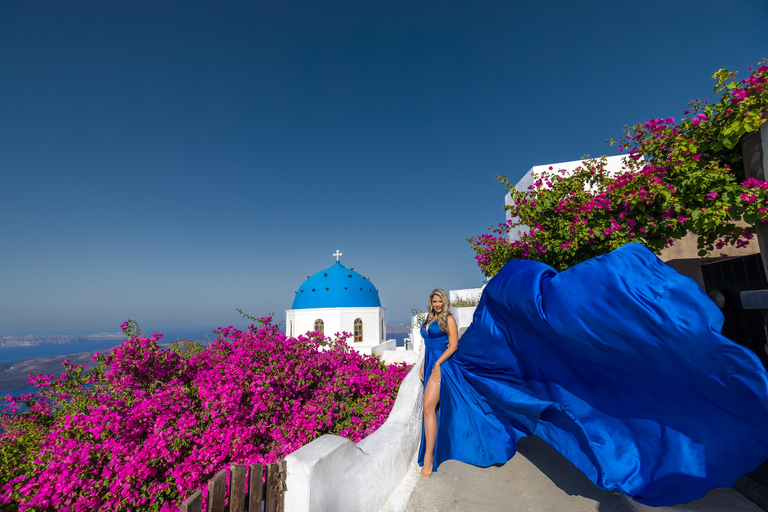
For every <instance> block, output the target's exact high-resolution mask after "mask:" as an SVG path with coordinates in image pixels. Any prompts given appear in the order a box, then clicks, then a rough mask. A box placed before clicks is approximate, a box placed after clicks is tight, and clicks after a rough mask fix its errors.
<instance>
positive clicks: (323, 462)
mask: <svg viewBox="0 0 768 512" xmlns="http://www.w3.org/2000/svg"><path fill="white" fill-rule="evenodd" d="M420 364H421V363H420V361H419V362H418V364H416V365H414V367H413V369H412V370H411V371H410V372H409V373H408V375H407V376H406V378H405V379H404V380H403V382H402V384H401V385H400V390H399V391H398V394H397V399H396V400H395V405H394V406H393V407H392V412H391V413H390V415H389V418H388V419H387V421H386V422H385V423H384V424H383V425H382V426H381V427H379V429H378V430H376V432H374V433H373V434H371V435H370V436H368V437H366V438H365V439H363V440H362V441H360V442H359V443H357V444H354V443H352V442H351V441H350V440H348V439H345V438H342V437H339V436H334V435H324V436H322V437H320V438H319V439H316V440H314V441H312V442H311V443H309V444H307V445H306V446H303V447H302V448H300V449H298V450H296V451H295V452H293V453H291V454H290V455H288V456H286V458H285V460H286V463H287V477H286V489H287V491H286V494H285V510H287V511H291V512H337V511H356V512H374V511H376V510H378V509H379V508H380V507H381V506H382V505H383V504H384V503H385V502H386V500H387V498H388V497H389V495H390V494H391V493H392V492H393V491H394V490H395V489H396V488H397V486H398V485H399V484H400V482H401V480H402V479H403V477H404V476H405V474H406V473H407V471H408V467H409V465H410V463H411V461H412V460H413V457H414V454H415V453H416V450H417V449H418V447H419V442H420V440H421V416H422V402H421V397H422V391H423V390H422V383H421V380H420V379H419V367H420Z"/></svg>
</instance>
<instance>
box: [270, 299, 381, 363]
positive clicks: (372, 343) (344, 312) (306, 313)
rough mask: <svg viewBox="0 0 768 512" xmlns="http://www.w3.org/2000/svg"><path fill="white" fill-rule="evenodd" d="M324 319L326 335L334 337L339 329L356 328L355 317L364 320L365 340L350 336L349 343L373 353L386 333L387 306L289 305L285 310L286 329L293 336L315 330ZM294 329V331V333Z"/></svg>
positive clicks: (358, 348)
mask: <svg viewBox="0 0 768 512" xmlns="http://www.w3.org/2000/svg"><path fill="white" fill-rule="evenodd" d="M318 318H319V319H322V320H323V324H324V326H325V335H326V336H328V337H333V336H334V334H336V333H337V332H338V333H340V332H343V331H346V332H348V333H350V334H354V332H355V319H356V318H360V319H361V320H362V321H363V341H362V342H359V343H355V342H354V338H352V337H350V338H348V339H347V344H348V345H349V346H351V347H352V348H354V349H356V350H357V351H358V352H360V353H363V354H371V351H372V349H373V348H374V347H376V346H378V345H379V344H381V343H383V342H384V341H385V340H386V337H387V308H375V307H373V308H314V309H289V310H287V311H286V312H285V333H286V334H288V335H291V336H294V337H295V336H298V335H299V334H306V333H307V332H312V331H314V330H315V320H317V319H318ZM291 332H292V334H291Z"/></svg>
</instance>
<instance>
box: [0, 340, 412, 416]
mask: <svg viewBox="0 0 768 512" xmlns="http://www.w3.org/2000/svg"><path fill="white" fill-rule="evenodd" d="M406 336H408V335H407V334H406V333H393V334H389V333H388V334H387V339H390V340H391V339H394V340H396V344H397V346H398V347H402V346H404V340H405V338H406ZM163 341H165V340H163ZM121 343H122V341H121V340H115V339H110V340H90V341H81V342H77V343H55V344H54V343H52V344H42V345H33V346H29V347H0V364H2V363H11V362H14V361H21V360H23V359H33V358H37V357H49V356H62V359H63V358H64V356H68V355H70V354H79V353H81V352H101V353H102V354H106V353H107V352H109V351H110V349H112V348H114V347H116V346H118V345H120V344H121ZM33 391H35V389H34V388H25V389H10V390H0V397H5V395H6V394H11V395H14V396H18V395H21V394H26V393H32V392H33ZM5 405H6V404H5V403H4V401H3V400H2V398H0V412H1V411H2V409H3V408H4V407H5Z"/></svg>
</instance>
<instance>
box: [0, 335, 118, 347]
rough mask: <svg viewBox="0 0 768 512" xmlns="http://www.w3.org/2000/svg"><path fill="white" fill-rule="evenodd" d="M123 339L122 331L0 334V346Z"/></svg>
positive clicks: (28, 345) (32, 345) (27, 345)
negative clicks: (80, 333)
mask: <svg viewBox="0 0 768 512" xmlns="http://www.w3.org/2000/svg"><path fill="white" fill-rule="evenodd" d="M101 340H115V341H118V342H119V341H122V340H125V334H124V333H122V332H100V333H98V334H85V335H77V334H53V335H37V334H29V335H26V336H0V347H34V346H36V345H61V344H64V343H82V342H84V341H101Z"/></svg>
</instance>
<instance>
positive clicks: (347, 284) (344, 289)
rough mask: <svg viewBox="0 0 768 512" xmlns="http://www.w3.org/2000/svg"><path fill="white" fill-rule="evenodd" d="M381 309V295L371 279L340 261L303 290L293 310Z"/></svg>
mask: <svg viewBox="0 0 768 512" xmlns="http://www.w3.org/2000/svg"><path fill="white" fill-rule="evenodd" d="M380 307H381V301H380V300H379V291H378V290H377V289H376V287H375V286H374V285H373V283H371V281H370V279H366V278H365V277H364V276H362V275H360V274H358V273H357V272H355V271H354V270H352V269H348V268H347V267H345V266H344V265H342V264H341V263H340V262H338V261H337V262H336V263H335V264H334V265H333V266H331V267H329V268H327V269H325V270H321V271H320V272H318V273H317V274H315V275H313V276H310V277H309V278H308V279H307V280H306V281H304V282H303V283H302V285H301V286H299V290H298V291H297V292H296V298H294V299H293V307H292V309H312V308H380Z"/></svg>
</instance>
